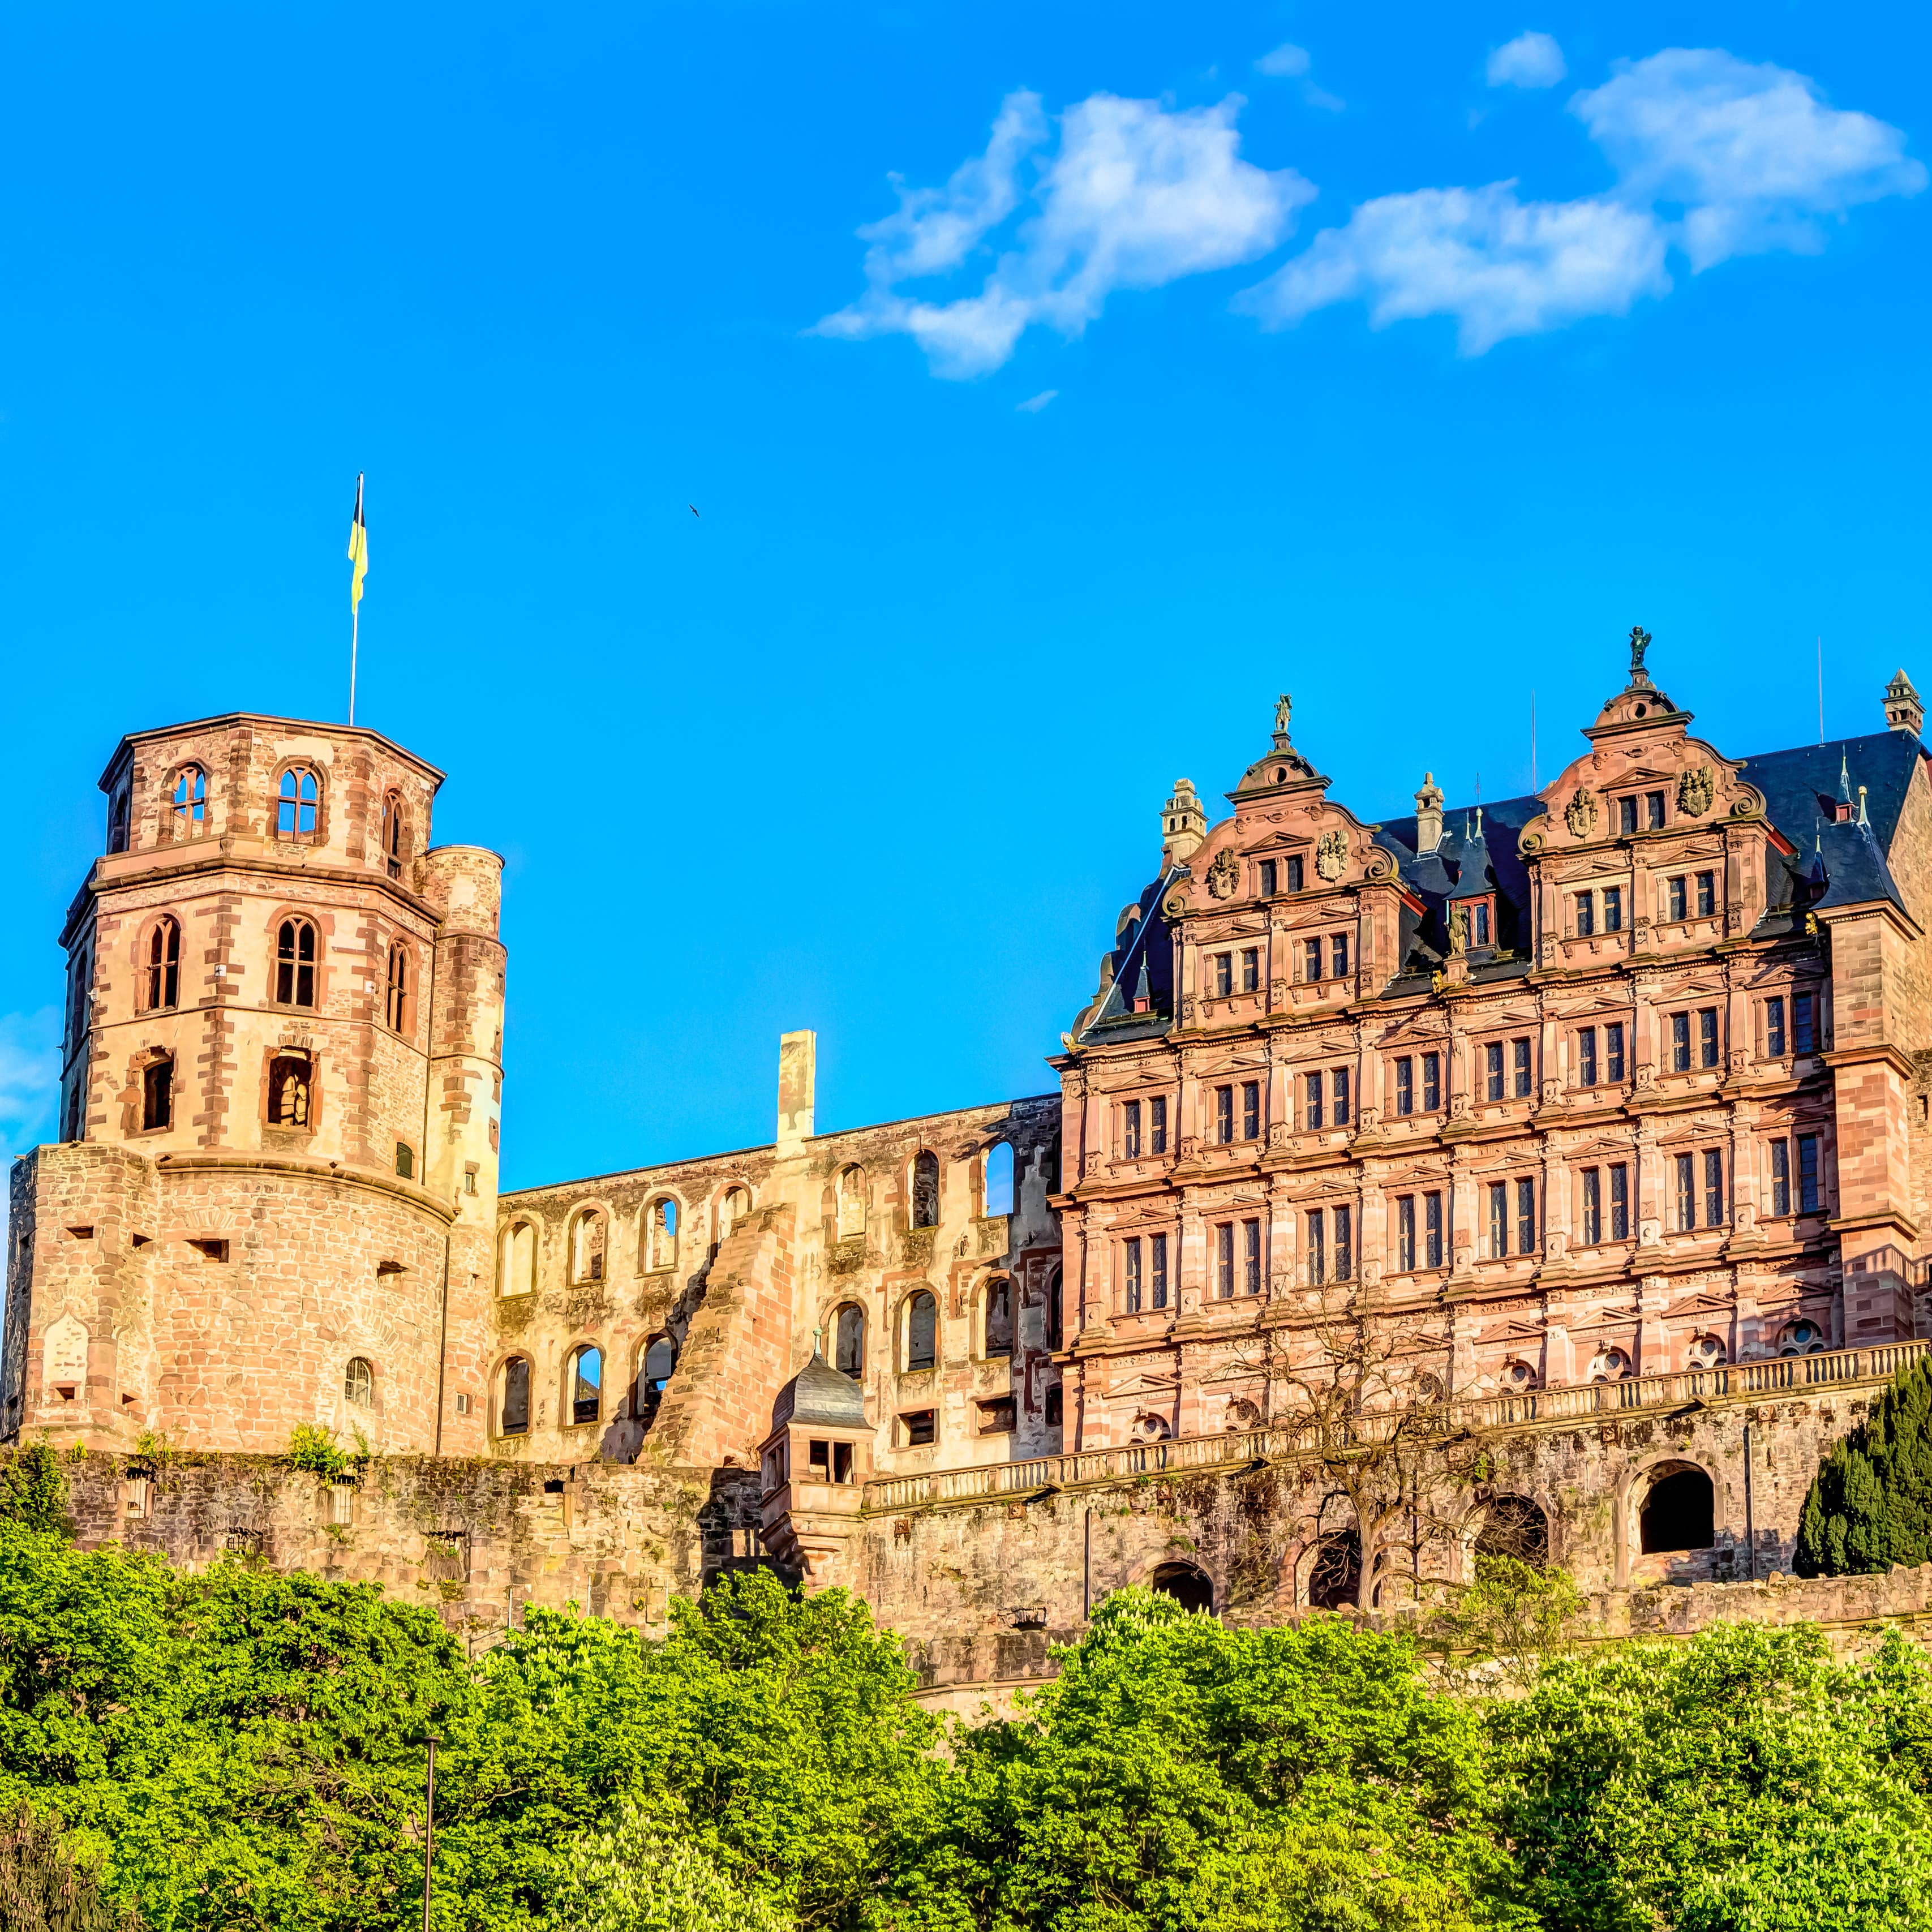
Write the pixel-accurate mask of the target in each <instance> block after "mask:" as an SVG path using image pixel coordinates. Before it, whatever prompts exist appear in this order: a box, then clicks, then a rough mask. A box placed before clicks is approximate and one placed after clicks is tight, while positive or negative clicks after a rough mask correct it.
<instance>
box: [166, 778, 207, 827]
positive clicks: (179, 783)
mask: <svg viewBox="0 0 1932 1932" xmlns="http://www.w3.org/2000/svg"><path fill="white" fill-rule="evenodd" d="M206 829H208V774H207V773H206V772H205V771H203V770H202V768H201V767H200V766H199V765H184V766H182V767H181V769H180V770H179V771H178V772H175V793H174V802H173V805H172V808H171V810H170V811H169V830H170V831H171V832H172V835H173V836H174V837H175V838H199V837H200V836H201V835H202V832H205V830H206Z"/></svg>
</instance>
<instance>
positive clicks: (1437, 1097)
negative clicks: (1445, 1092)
mask: <svg viewBox="0 0 1932 1932" xmlns="http://www.w3.org/2000/svg"><path fill="white" fill-rule="evenodd" d="M1441 1106H1442V1055H1440V1054H1439V1053H1425V1054H1424V1055H1423V1056H1422V1111H1423V1112H1424V1113H1425V1114H1433V1113H1434V1112H1436V1111H1437V1110H1438V1109H1439V1108H1440V1107H1441Z"/></svg>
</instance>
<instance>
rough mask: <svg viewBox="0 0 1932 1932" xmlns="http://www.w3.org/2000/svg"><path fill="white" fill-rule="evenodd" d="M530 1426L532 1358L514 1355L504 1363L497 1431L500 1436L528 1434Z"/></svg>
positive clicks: (498, 1405) (497, 1414) (497, 1413)
mask: <svg viewBox="0 0 1932 1932" xmlns="http://www.w3.org/2000/svg"><path fill="white" fill-rule="evenodd" d="M529 1427H530V1361H529V1357H528V1356H527V1355H512V1356H511V1358H510V1359H509V1360H508V1361H507V1362H505V1364H503V1368H502V1378H501V1394H499V1397H498V1403H497V1409H496V1433H497V1434H498V1435H499V1436H526V1435H527V1434H528V1433H529Z"/></svg>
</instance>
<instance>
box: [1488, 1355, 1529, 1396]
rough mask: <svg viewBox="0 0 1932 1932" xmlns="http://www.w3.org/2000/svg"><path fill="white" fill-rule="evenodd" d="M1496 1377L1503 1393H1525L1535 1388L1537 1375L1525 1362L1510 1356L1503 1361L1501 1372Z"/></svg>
mask: <svg viewBox="0 0 1932 1932" xmlns="http://www.w3.org/2000/svg"><path fill="white" fill-rule="evenodd" d="M1497 1381H1498V1382H1499V1383H1500V1385H1502V1390H1503V1392H1504V1394H1506V1395H1527V1394H1529V1391H1531V1390H1532V1389H1533V1388H1535V1386H1536V1385H1537V1381H1538V1376H1537V1373H1536V1371H1535V1370H1534V1369H1533V1368H1532V1367H1530V1365H1529V1364H1528V1363H1527V1362H1526V1361H1521V1360H1520V1359H1515V1358H1512V1359H1511V1361H1507V1362H1505V1363H1504V1364H1503V1370H1502V1374H1501V1375H1500V1376H1498V1377H1497Z"/></svg>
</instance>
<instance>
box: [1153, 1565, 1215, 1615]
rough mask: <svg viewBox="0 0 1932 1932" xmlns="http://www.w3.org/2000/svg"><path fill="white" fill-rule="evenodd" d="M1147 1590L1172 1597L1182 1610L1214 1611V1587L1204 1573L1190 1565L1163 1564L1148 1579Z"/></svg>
mask: <svg viewBox="0 0 1932 1932" xmlns="http://www.w3.org/2000/svg"><path fill="white" fill-rule="evenodd" d="M1148 1589H1150V1590H1158V1591H1159V1592H1160V1594H1161V1595H1163V1597H1172V1598H1173V1599H1174V1601H1175V1602H1176V1603H1177V1604H1179V1605H1180V1606H1181V1608H1182V1609H1183V1610H1205V1611H1207V1612H1208V1613H1209V1614H1210V1615H1212V1614H1213V1613H1214V1585H1213V1584H1212V1583H1210V1582H1209V1581H1208V1577H1207V1576H1206V1574H1205V1572H1203V1571H1201V1570H1199V1569H1197V1568H1196V1567H1195V1565H1193V1564H1192V1563H1163V1564H1162V1565H1160V1566H1159V1567H1158V1568H1157V1569H1156V1570H1155V1571H1154V1574H1153V1575H1152V1576H1151V1577H1149V1578H1148Z"/></svg>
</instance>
